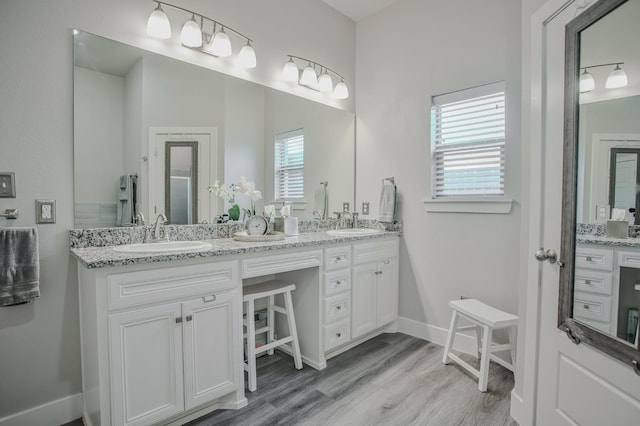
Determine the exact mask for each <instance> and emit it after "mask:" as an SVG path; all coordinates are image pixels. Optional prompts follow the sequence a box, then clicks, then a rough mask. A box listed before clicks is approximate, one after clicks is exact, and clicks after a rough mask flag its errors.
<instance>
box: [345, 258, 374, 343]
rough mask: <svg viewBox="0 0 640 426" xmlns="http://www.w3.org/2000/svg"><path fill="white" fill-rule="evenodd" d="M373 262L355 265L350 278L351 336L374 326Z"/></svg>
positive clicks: (356, 335)
mask: <svg viewBox="0 0 640 426" xmlns="http://www.w3.org/2000/svg"><path fill="white" fill-rule="evenodd" d="M377 277H378V274H377V268H376V264H375V263H369V264H365V265H359V266H355V267H354V268H353V279H352V280H351V281H352V282H351V290H352V297H351V308H352V309H351V338H352V339H355V338H356V337H359V336H362V335H363V334H366V333H368V332H370V331H371V330H374V329H375V328H376V323H377V321H376V278H377Z"/></svg>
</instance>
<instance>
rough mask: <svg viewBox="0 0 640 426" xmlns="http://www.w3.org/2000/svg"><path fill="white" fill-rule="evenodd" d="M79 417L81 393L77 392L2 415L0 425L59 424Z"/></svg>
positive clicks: (47, 425) (35, 425) (80, 413)
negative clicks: (14, 412)
mask: <svg viewBox="0 0 640 426" xmlns="http://www.w3.org/2000/svg"><path fill="white" fill-rule="evenodd" d="M80 417H82V394H81V393H78V394H75V395H71V396H67V397H65V398H61V399H58V400H56V401H51V402H47V403H46V404H42V405H39V406H37V407H33V408H29V409H28V410H24V411H21V412H19V413H16V414H12V415H10V416H6V417H2V418H0V426H24V425H30V426H39V425H42V426H50V425H61V424H63V423H67V422H70V421H72V420H75V419H79V418H80Z"/></svg>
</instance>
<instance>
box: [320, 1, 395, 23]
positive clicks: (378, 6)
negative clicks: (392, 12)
mask: <svg viewBox="0 0 640 426" xmlns="http://www.w3.org/2000/svg"><path fill="white" fill-rule="evenodd" d="M322 1H323V2H325V3H326V4H328V5H329V6H331V7H333V8H334V9H336V10H337V11H338V12H340V13H342V14H343V15H345V16H348V17H349V18H351V19H353V20H354V21H355V22H358V21H359V20H361V19H364V18H366V17H367V16H369V15H372V14H374V13H376V12H379V11H381V10H382V9H384V8H386V7H388V6H390V5H392V4H393V3H396V2H398V1H399V0H322Z"/></svg>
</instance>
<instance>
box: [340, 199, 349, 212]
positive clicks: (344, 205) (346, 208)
mask: <svg viewBox="0 0 640 426" xmlns="http://www.w3.org/2000/svg"><path fill="white" fill-rule="evenodd" d="M342 211H343V212H347V213H348V212H349V202H348V201H344V202H343V203H342Z"/></svg>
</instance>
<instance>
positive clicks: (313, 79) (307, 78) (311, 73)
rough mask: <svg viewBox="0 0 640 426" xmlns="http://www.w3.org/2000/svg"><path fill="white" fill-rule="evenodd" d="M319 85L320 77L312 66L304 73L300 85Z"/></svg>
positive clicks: (308, 66)
mask: <svg viewBox="0 0 640 426" xmlns="http://www.w3.org/2000/svg"><path fill="white" fill-rule="evenodd" d="M317 83H318V75H317V74H316V70H314V69H313V67H312V66H311V64H309V65H307V67H306V68H305V69H304V70H303V71H302V77H300V84H302V85H304V86H313V85H315V84H317Z"/></svg>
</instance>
